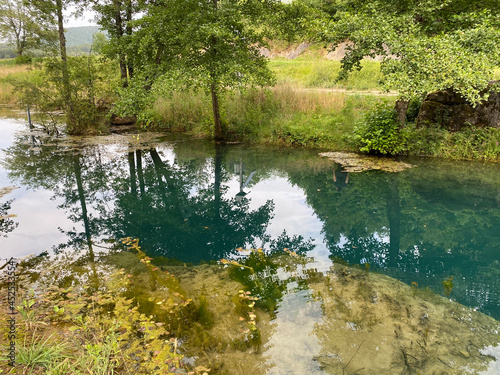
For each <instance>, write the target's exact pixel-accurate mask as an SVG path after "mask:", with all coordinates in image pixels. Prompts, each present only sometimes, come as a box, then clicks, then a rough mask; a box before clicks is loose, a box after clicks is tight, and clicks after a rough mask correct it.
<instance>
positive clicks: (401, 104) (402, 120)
mask: <svg viewBox="0 0 500 375" xmlns="http://www.w3.org/2000/svg"><path fill="white" fill-rule="evenodd" d="M409 105H410V101H409V100H403V99H398V100H397V101H396V105H395V107H394V109H395V110H396V113H397V121H398V124H399V129H403V128H404V127H405V125H406V114H407V113H408V106H409Z"/></svg>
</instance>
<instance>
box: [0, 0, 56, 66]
mask: <svg viewBox="0 0 500 375" xmlns="http://www.w3.org/2000/svg"><path fill="white" fill-rule="evenodd" d="M54 26H55V25H54V20H53V19H52V18H51V17H48V16H47V14H45V13H43V12H39V11H38V10H37V9H36V7H34V6H33V2H31V1H23V0H0V39H1V40H3V41H4V42H6V43H8V45H10V46H12V47H13V48H15V51H16V55H17V56H18V57H22V56H23V55H24V54H25V53H26V52H28V51H30V50H33V49H40V48H44V47H46V46H47V45H51V44H52V43H54V42H55V40H56V33H55V28H54Z"/></svg>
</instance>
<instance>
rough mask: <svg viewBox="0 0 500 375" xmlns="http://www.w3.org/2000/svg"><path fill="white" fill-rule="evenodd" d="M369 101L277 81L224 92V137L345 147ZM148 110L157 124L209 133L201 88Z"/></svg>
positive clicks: (207, 104)
mask: <svg viewBox="0 0 500 375" xmlns="http://www.w3.org/2000/svg"><path fill="white" fill-rule="evenodd" d="M375 101H377V97H376V96H372V95H359V94H356V95H348V94H346V93H345V92H334V91H332V92H328V91H327V92H323V91H321V92H319V91H311V90H306V89H300V88H293V87H291V86H290V85H278V86H276V87H274V88H267V89H248V90H244V91H235V92H232V93H229V94H227V95H226V96H225V97H224V100H223V101H222V108H221V112H222V115H223V119H224V124H225V127H226V133H227V135H228V137H229V139H230V140H241V141H251V142H259V143H274V144H276V143H278V144H289V145H305V146H314V147H336V148H339V149H350V148H352V140H351V134H352V131H353V128H354V124H355V122H356V121H357V120H358V119H359V118H360V116H361V114H362V113H363V112H364V111H365V110H367V109H368V108H370V107H371V106H372V104H373V103H374V102H375ZM154 111H156V115H155V117H156V118H157V120H158V123H160V124H162V127H167V128H169V129H173V130H187V131H189V132H190V133H191V134H195V135H203V136H207V135H210V134H211V131H212V128H213V125H212V123H213V119H212V112H211V103H210V98H209V97H208V96H207V95H205V94H204V93H202V92H198V93H196V92H176V93H174V94H172V95H170V96H169V97H163V98H160V99H159V100H158V101H157V102H156V104H155V107H154Z"/></svg>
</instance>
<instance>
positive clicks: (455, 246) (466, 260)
mask: <svg viewBox="0 0 500 375" xmlns="http://www.w3.org/2000/svg"><path fill="white" fill-rule="evenodd" d="M331 168H333V170H334V171H335V170H336V169H338V166H332V167H331ZM330 170H332V169H330ZM445 171H447V173H446V172H445ZM331 173H332V172H326V171H321V172H320V173H316V174H312V175H311V174H310V173H303V174H302V173H291V174H290V179H291V181H292V182H293V183H295V184H297V185H298V186H300V187H302V188H303V189H305V191H306V194H307V201H308V203H309V204H310V205H311V206H312V208H313V209H314V210H315V212H316V214H317V215H318V217H319V218H320V219H321V220H322V221H323V234H324V236H325V242H326V244H327V247H328V248H329V250H330V252H331V254H332V259H334V260H337V259H342V260H343V261H347V262H349V263H350V264H352V265H359V264H363V263H370V264H371V265H372V266H374V269H378V270H381V269H383V270H384V272H385V273H388V274H390V275H392V276H395V277H397V278H399V279H402V280H403V281H405V282H407V283H411V282H413V281H415V282H417V283H418V284H419V285H422V286H431V287H432V288H434V289H435V290H436V291H437V292H438V293H439V292H441V291H442V285H441V282H442V281H443V280H444V279H446V278H448V277H449V276H450V275H454V280H457V279H459V280H460V281H458V282H456V283H455V290H454V291H455V293H453V292H452V297H455V298H459V300H460V301H461V302H463V303H465V304H468V305H469V306H478V305H479V306H481V307H482V309H483V311H487V312H488V313H490V314H493V315H495V316H498V311H497V309H496V308H495V307H494V306H495V305H496V304H498V302H500V298H499V296H498V295H492V293H491V291H492V290H495V289H496V290H498V288H499V287H500V277H498V271H495V265H498V263H499V262H500V256H499V253H498V252H497V251H496V249H498V248H499V247H500V236H498V233H497V230H496V229H495V228H498V227H499V226H500V209H499V201H498V193H497V192H498V191H499V190H500V180H499V179H498V177H497V178H496V179H495V178H494V177H493V176H488V175H486V176H485V175H481V174H480V173H479V172H476V171H475V170H474V169H473V166H472V165H469V168H468V169H465V168H464V169H463V170H461V169H459V168H456V167H455V168H452V169H448V170H446V169H442V168H439V169H438V168H435V167H434V168H425V167H419V168H416V169H414V170H410V171H407V172H405V173H400V174H394V173H382V172H364V173H351V174H350V176H349V183H348V184H346V185H345V186H344V187H343V189H342V190H341V192H339V189H337V187H336V186H335V181H332V178H331ZM334 173H335V172H334ZM480 181H482V182H483V183H482V184H481V183H480ZM486 273H488V274H489V275H488V276H486ZM478 275H484V277H478ZM494 275H497V276H494Z"/></svg>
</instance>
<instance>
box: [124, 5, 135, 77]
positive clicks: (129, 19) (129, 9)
mask: <svg viewBox="0 0 500 375" xmlns="http://www.w3.org/2000/svg"><path fill="white" fill-rule="evenodd" d="M131 22H132V0H128V1H127V25H126V27H125V31H126V33H127V35H132V26H131V25H130V23H131ZM127 71H128V78H129V79H130V78H132V77H133V76H134V64H133V63H132V61H131V59H130V55H129V56H127Z"/></svg>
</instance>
